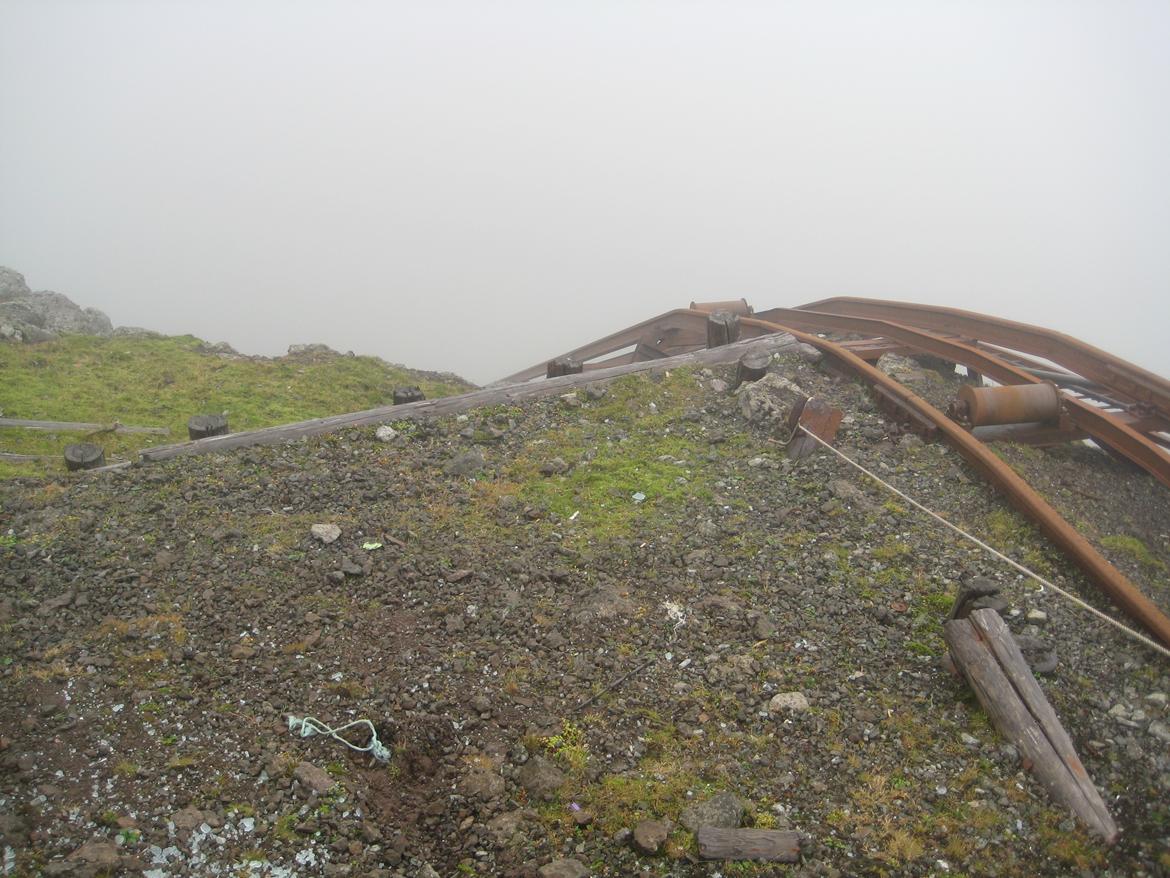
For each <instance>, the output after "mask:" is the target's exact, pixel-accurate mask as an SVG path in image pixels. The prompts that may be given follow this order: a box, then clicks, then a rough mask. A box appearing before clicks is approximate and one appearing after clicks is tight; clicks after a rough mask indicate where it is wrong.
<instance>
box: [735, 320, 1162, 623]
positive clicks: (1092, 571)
mask: <svg viewBox="0 0 1170 878" xmlns="http://www.w3.org/2000/svg"><path fill="white" fill-rule="evenodd" d="M765 313H768V312H765ZM761 316H762V315H761ZM742 323H743V324H745V325H755V326H756V328H757V329H761V330H766V331H771V332H787V333H790V334H791V335H793V336H794V337H795V338H797V339H799V340H800V341H803V342H805V343H806V344H810V345H813V346H815V347H817V348H819V349H820V350H822V351H824V352H825V353H828V354H831V355H833V356H834V357H836V358H837V359H838V360H839V361H840V362H842V363H844V364H846V365H848V366H850V367H851V368H852V369H853V371H855V372H856V373H857V374H858V376H859V377H861V378H862V379H863V380H865V381H867V382H869V383H870V384H873V385H875V386H877V387H882V388H884V389H885V390H886V391H887V392H889V393H891V394H893V395H894V396H896V397H897V398H898V399H899V400H900V401H901V402H902V403H903V404H904V405H905V406H907V407H908V408H909V409H911V410H912V411H915V412H917V413H918V414H919V415H921V416H922V417H925V418H927V419H929V420H930V421H932V422H933V423H934V424H935V425H936V426H937V427H938V430H939V432H940V433H941V434H942V435H943V436H944V437H945V438H946V439H947V440H948V441H949V442H950V443H951V445H952V446H953V447H954V448H955V449H956V450H957V451H958V452H959V453H960V454H962V455H963V456H964V457H965V458H966V459H967V460H968V461H969V462H970V463H971V464H972V466H974V467H975V468H976V469H977V470H979V471H980V472H981V473H982V474H983V475H984V476H985V477H986V478H987V479H988V481H990V482H991V483H992V484H993V485H995V486H996V487H997V488H998V489H999V490H1000V491H1002V492H1003V494H1004V495H1005V496H1006V497H1007V498H1008V500H1009V501H1010V502H1011V503H1012V505H1013V506H1015V507H1016V508H1017V509H1019V510H1020V511H1021V512H1023V513H1024V514H1025V515H1027V516H1028V517H1029V518H1030V519H1032V521H1033V522H1035V524H1036V526H1037V527H1039V528H1040V530H1041V531H1042V532H1043V533H1044V534H1045V535H1046V536H1047V537H1048V538H1049V539H1050V540H1052V542H1053V543H1055V544H1056V545H1057V546H1059V547H1060V548H1061V549H1062V550H1063V551H1064V552H1065V554H1066V555H1068V557H1069V558H1070V559H1072V561H1073V562H1074V563H1076V564H1077V566H1079V567H1080V568H1081V569H1082V570H1083V571H1085V573H1086V574H1088V576H1089V578H1090V579H1091V580H1092V581H1093V582H1095V583H1096V584H1097V586H1098V587H1099V588H1100V589H1101V590H1102V591H1103V592H1105V594H1106V595H1108V596H1109V597H1110V598H1111V599H1112V600H1113V601H1114V603H1116V604H1117V605H1118V606H1119V607H1120V608H1121V609H1122V611H1124V612H1125V613H1126V614H1127V615H1129V616H1130V617H1131V618H1132V619H1134V620H1135V621H1137V622H1138V623H1140V624H1141V625H1143V626H1144V627H1145V628H1146V629H1147V630H1148V631H1150V633H1152V634H1153V635H1154V637H1156V638H1157V639H1158V640H1159V641H1160V642H1161V643H1162V644H1163V645H1165V646H1170V618H1167V616H1166V615H1165V613H1163V612H1162V610H1161V609H1159V608H1158V606H1157V605H1156V604H1155V603H1154V602H1153V601H1151V600H1150V599H1149V598H1148V597H1146V596H1145V595H1144V594H1142V592H1141V591H1140V590H1139V589H1138V588H1137V586H1135V585H1134V584H1133V583H1132V582H1130V581H1129V579H1128V578H1127V577H1126V576H1125V575H1124V574H1123V573H1122V572H1121V571H1120V570H1118V569H1117V568H1116V567H1114V566H1113V565H1112V564H1110V563H1109V561H1108V560H1107V559H1106V558H1105V556H1104V555H1102V554H1101V553H1100V552H1098V551H1097V550H1096V548H1094V547H1093V545H1092V544H1091V543H1090V542H1089V541H1088V540H1086V539H1085V538H1084V537H1083V536H1081V535H1080V533H1078V532H1077V530H1076V529H1075V528H1074V527H1073V526H1072V525H1070V524H1069V523H1068V522H1067V521H1065V520H1064V518H1063V517H1062V516H1061V515H1060V513H1059V512H1057V511H1056V510H1055V509H1053V508H1052V506H1050V505H1049V504H1048V501H1046V500H1045V499H1044V498H1043V497H1041V496H1040V495H1039V494H1038V493H1037V492H1036V491H1035V490H1034V489H1033V488H1032V486H1031V485H1029V484H1028V483H1027V482H1026V481H1024V479H1022V478H1021V477H1020V476H1019V474H1018V473H1016V471H1015V470H1013V469H1012V468H1011V467H1010V466H1008V465H1007V464H1006V463H1004V462H1003V461H1002V460H1000V459H999V457H997V456H996V455H995V454H994V453H993V452H992V451H991V450H990V449H989V448H988V447H987V446H986V445H984V444H983V443H982V442H980V441H979V440H978V439H976V438H975V437H974V436H972V435H971V434H970V433H969V432H967V431H966V430H965V429H963V428H962V427H961V426H959V424H957V423H955V422H954V421H953V420H951V419H950V418H949V417H947V416H946V415H945V414H943V413H942V412H941V411H939V410H938V409H936V408H935V407H934V406H932V405H931V404H930V403H928V402H927V401H926V400H924V399H922V398H921V397H919V396H917V395H916V394H914V393H913V392H912V391H910V390H909V389H908V388H906V387H905V386H903V385H902V384H901V383H900V382H898V381H897V380H895V379H894V378H892V377H890V376H889V375H887V374H886V373H885V372H882V371H881V370H880V369H877V368H876V367H874V366H871V365H870V364H869V363H867V362H866V361H865V360H863V359H861V358H860V357H859V356H857V355H856V354H854V353H852V352H851V351H849V350H848V349H846V348H844V347H842V346H841V345H839V344H837V343H835V342H832V341H829V340H827V339H823V338H820V337H819V336H816V335H810V334H808V333H805V332H802V331H801V330H799V329H796V328H795V327H790V326H786V325H783V324H778V323H774V322H771V321H766V320H762V319H752V318H744V319H743V320H742Z"/></svg>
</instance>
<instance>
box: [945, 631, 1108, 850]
mask: <svg viewBox="0 0 1170 878" xmlns="http://www.w3.org/2000/svg"><path fill="white" fill-rule="evenodd" d="M976 614H991V615H993V616H996V618H998V614H997V613H996V612H995V611H994V610H975V611H974V612H973V613H972V614H971V616H975V615H976ZM982 618H983V619H986V618H987V617H986V615H984V616H983V617H982ZM1001 623H1002V620H1001ZM986 625H987V626H991V625H994V623H992V622H990V621H987V622H986ZM943 638H944V639H945V640H946V643H947V647H948V648H949V649H950V652H951V656H952V658H953V659H954V662H955V665H956V667H958V668H959V669H960V670H961V671H962V672H963V676H964V677H965V678H966V679H967V682H968V683H969V684H970V686H971V688H972V690H974V692H975V695H976V697H977V698H978V699H979V703H980V704H982V705H983V709H984V710H986V711H987V714H988V716H990V717H991V721H992V723H993V724H994V725H995V727H996V728H997V729H999V731H1000V733H1001V734H1003V735H1004V737H1006V738H1007V739H1008V740H1009V741H1011V742H1012V743H1013V744H1014V745H1015V746H1016V748H1017V749H1018V750H1019V751H1020V755H1021V756H1022V757H1023V760H1024V765H1025V767H1027V768H1029V769H1030V770H1031V772H1032V773H1033V774H1034V775H1036V778H1037V779H1038V780H1039V781H1040V783H1041V784H1042V785H1043V786H1044V788H1045V789H1046V790H1047V791H1048V794H1049V795H1050V796H1052V798H1053V799H1054V800H1056V801H1057V802H1059V803H1060V804H1062V805H1064V806H1065V807H1067V808H1070V809H1071V810H1072V811H1073V813H1074V814H1076V816H1077V817H1078V818H1079V819H1080V821H1081V822H1082V823H1083V824H1084V825H1085V826H1087V827H1088V828H1089V829H1090V830H1091V831H1092V832H1094V833H1096V834H1097V835H1099V836H1101V838H1103V839H1104V840H1105V841H1106V842H1107V843H1110V844H1112V843H1113V842H1114V841H1116V839H1117V827H1116V825H1115V824H1114V823H1113V820H1112V818H1110V817H1109V815H1108V813H1107V812H1105V813H1103V812H1102V810H1101V809H1100V807H1099V805H1100V797H1099V796H1095V797H1094V798H1095V800H1096V801H1093V800H1091V799H1090V797H1089V796H1087V795H1086V792H1085V789H1084V788H1083V787H1082V786H1081V784H1080V783H1079V782H1078V781H1077V779H1076V778H1075V777H1074V776H1073V773H1072V772H1071V771H1070V770H1069V767H1068V766H1067V765H1066V764H1065V762H1064V760H1063V759H1062V758H1061V756H1060V754H1059V753H1058V752H1057V750H1056V747H1055V746H1054V745H1053V743H1052V741H1051V740H1050V739H1049V738H1048V736H1047V735H1046V734H1045V732H1044V729H1043V728H1042V727H1041V725H1040V722H1039V720H1038V719H1037V718H1036V717H1035V716H1034V715H1033V714H1032V713H1031V711H1030V710H1029V709H1028V706H1027V705H1026V704H1025V703H1024V701H1023V700H1022V699H1021V698H1020V695H1019V692H1018V691H1017V690H1016V688H1015V686H1014V685H1013V684H1012V681H1011V679H1010V678H1009V677H1008V675H1007V673H1006V672H1005V670H1004V668H1003V666H1002V665H1001V664H1000V662H999V658H998V657H997V655H996V653H995V652H994V651H993V649H992V647H991V646H990V644H989V643H988V642H987V641H986V640H985V639H984V638H983V637H982V636H981V632H980V629H979V628H977V627H976V625H975V623H974V622H972V621H971V617H968V618H965V619H952V620H951V621H949V622H947V623H946V624H945V625H944V626H943ZM1015 652H1016V655H1015V657H1013V658H1010V659H1009V660H1010V661H1013V662H1016V661H1018V663H1019V667H1018V668H1016V669H1013V672H1012V673H1013V677H1018V676H1019V675H1024V674H1026V675H1028V676H1031V673H1032V672H1031V671H1030V670H1028V667H1027V665H1026V663H1025V662H1024V660H1023V656H1021V655H1019V650H1018V649H1017V650H1016V651H1015ZM1005 654H1007V652H1006V651H1005ZM1033 682H1035V681H1034V680H1033ZM1036 688H1037V689H1039V686H1038V685H1037V687H1036ZM1041 697H1043V695H1041ZM1050 709H1051V708H1050ZM1082 770H1083V769H1082Z"/></svg>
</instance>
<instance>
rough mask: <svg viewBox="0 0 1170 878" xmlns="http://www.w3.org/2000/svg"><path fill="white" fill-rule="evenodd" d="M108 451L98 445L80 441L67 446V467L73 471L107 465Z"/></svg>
mask: <svg viewBox="0 0 1170 878" xmlns="http://www.w3.org/2000/svg"><path fill="white" fill-rule="evenodd" d="M105 464H106V453H105V452H104V451H102V449H101V448H100V447H99V446H97V445H91V444H90V443H88V442H79V443H78V444H76V445H66V446H65V469H67V470H69V471H70V472H73V471H74V470H79V469H94V468H95V467H99V466H105Z"/></svg>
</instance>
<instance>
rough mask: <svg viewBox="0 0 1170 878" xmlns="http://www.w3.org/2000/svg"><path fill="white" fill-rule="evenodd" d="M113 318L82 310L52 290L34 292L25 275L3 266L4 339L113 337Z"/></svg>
mask: <svg viewBox="0 0 1170 878" xmlns="http://www.w3.org/2000/svg"><path fill="white" fill-rule="evenodd" d="M113 331H114V326H113V324H112V323H110V318H109V317H107V316H106V315H105V314H103V313H102V312H101V311H99V310H97V309H96V308H81V307H79V306H78V305H77V304H76V303H75V302H73V300H71V299H70V298H69V297H68V296H64V295H62V294H61V293H54V292H52V291H51V290H40V291H38V292H33V291H31V290H30V289H29V288H28V284H27V283H25V280H24V275H22V274H21V273H20V272H18V271H13V270H12V269H11V268H5V267H4V266H0V339H2V340H5V341H16V342H36V341H47V340H49V339H52V338H56V337H57V336H58V335H62V334H66V333H72V334H79V335H110V334H112V333H113Z"/></svg>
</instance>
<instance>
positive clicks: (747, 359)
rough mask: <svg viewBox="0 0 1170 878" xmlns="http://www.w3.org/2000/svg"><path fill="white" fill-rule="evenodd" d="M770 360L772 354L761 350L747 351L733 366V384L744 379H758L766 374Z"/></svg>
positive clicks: (739, 383) (740, 382)
mask: <svg viewBox="0 0 1170 878" xmlns="http://www.w3.org/2000/svg"><path fill="white" fill-rule="evenodd" d="M771 362H772V355H771V354H766V353H763V352H761V351H748V352H747V353H746V354H744V355H743V356H742V357H740V358H739V363H738V364H736V367H735V386H736V387H739V385H741V384H743V383H744V382H745V381H759V380H760V379H761V378H763V377H764V376H765V375H767V374H768V364H769V363H771Z"/></svg>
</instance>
